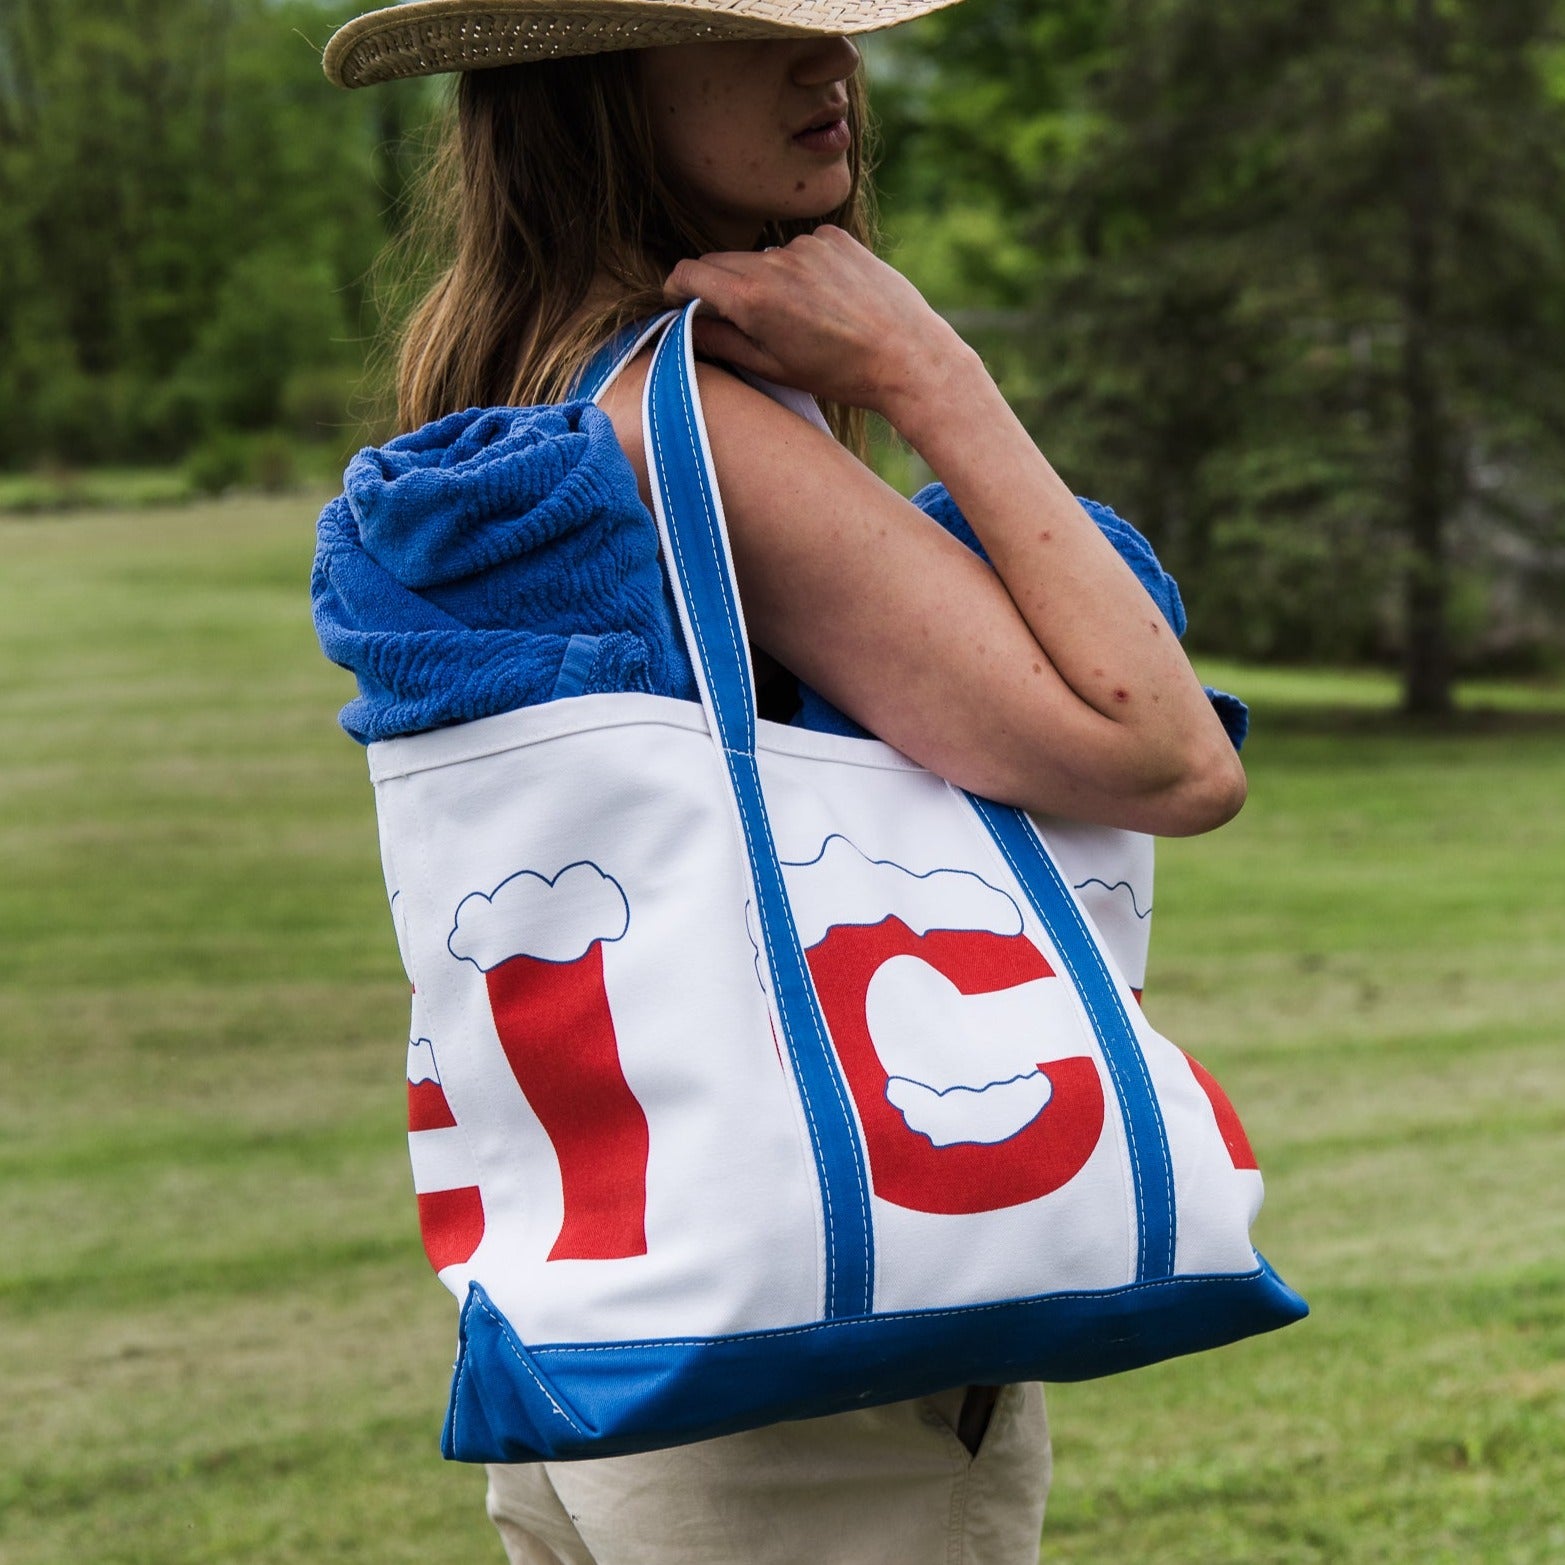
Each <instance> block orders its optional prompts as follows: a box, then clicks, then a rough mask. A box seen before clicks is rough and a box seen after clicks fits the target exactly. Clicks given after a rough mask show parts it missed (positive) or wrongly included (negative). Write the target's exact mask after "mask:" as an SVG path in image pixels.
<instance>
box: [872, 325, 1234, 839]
mask: <svg viewBox="0 0 1565 1565" xmlns="http://www.w3.org/2000/svg"><path fill="white" fill-rule="evenodd" d="M940 326H941V329H939V330H935V331H932V332H931V333H930V334H929V337H928V338H927V339H926V340H924V341H922V342H920V343H918V344H916V345H914V346H912V348H911V349H910V352H909V354H908V355H907V363H906V367H905V368H904V367H903V366H902V365H901V364H899V365H898V370H897V372H896V373H895V374H894V375H893V376H888V384H887V385H886V387H885V389H884V391H883V393H882V394H881V395H880V397H879V398H878V405H877V411H878V412H880V413H881V414H882V415H883V416H884V417H885V418H886V419H887V421H888V422H889V423H890V424H891V425H892V426H893V428H895V429H896V430H897V431H898V433H899V434H901V435H902V437H903V438H904V439H905V440H906V441H907V442H908V443H909V444H910V445H911V446H912V447H913V449H914V450H915V451H917V452H918V454H919V455H920V456H921V457H922V458H923V460H924V461H925V462H926V463H927V464H928V465H929V467H930V469H931V470H932V471H933V472H934V474H935V475H936V477H938V478H939V479H940V480H941V482H943V483H944V484H945V486H946V488H947V489H948V490H949V491H950V494H951V497H952V499H953V500H955V501H956V503H957V505H958V506H959V507H960V508H961V510H962V513H963V515H964V516H965V517H966V518H967V520H968V522H969V524H970V525H971V526H972V528H973V530H974V532H976V533H977V535H978V537H979V538H980V539H981V540H982V542H983V545H984V549H985V551H986V552H987V553H988V555H989V558H990V561H991V563H992V564H993V566H994V568H995V570H996V572H997V573H998V575H999V577H1000V579H1001V580H1002V581H1003V582H1004V584H1005V586H1006V590H1007V591H1008V592H1009V594H1010V596H1011V598H1012V601H1013V602H1014V603H1015V605H1016V608H1017V611H1018V612H1019V613H1020V614H1021V616H1022V618H1023V619H1024V620H1025V621H1026V623H1027V625H1028V627H1029V628H1030V629H1031V631H1032V633H1033V635H1034V637H1035V638H1036V639H1037V642H1038V645H1039V647H1040V649H1041V650H1042V652H1043V653H1044V654H1045V656H1046V657H1047V658H1048V660H1049V662H1050V663H1051V664H1052V665H1053V667H1054V669H1055V671H1056V672H1057V673H1058V674H1059V676H1060V677H1061V679H1063V680H1064V681H1065V683H1066V684H1067V685H1068V686H1069V687H1070V688H1071V690H1072V691H1073V692H1074V693H1075V694H1076V695H1077V697H1079V699H1080V700H1082V701H1083V702H1085V703H1086V704H1087V705H1088V706H1090V707H1091V708H1093V710H1094V711H1096V712H1097V713H1099V714H1100V715H1101V716H1102V717H1103V718H1104V719H1106V720H1107V721H1108V722H1110V723H1113V724H1115V725H1116V726H1117V727H1118V728H1119V729H1121V730H1122V731H1123V733H1124V735H1125V739H1126V741H1127V742H1128V743H1130V744H1133V745H1134V746H1136V748H1137V750H1138V752H1139V754H1140V755H1141V757H1142V758H1143V763H1144V780H1145V784H1146V786H1147V787H1148V788H1149V789H1157V788H1161V787H1166V786H1178V785H1179V783H1180V782H1181V780H1185V779H1189V778H1190V776H1191V774H1192V773H1194V774H1196V775H1195V791H1197V792H1199V793H1202V794H1211V795H1215V797H1213V798H1211V799H1210V801H1209V802H1210V804H1211V805H1212V806H1214V807H1216V808H1218V809H1219V810H1220V809H1221V805H1222V796H1224V795H1226V794H1228V793H1232V794H1234V796H1235V797H1234V798H1233V803H1232V809H1237V808H1238V805H1239V803H1241V802H1242V800H1243V773H1242V771H1241V769H1240V768H1239V766H1238V764H1237V761H1236V760H1234V759H1233V757H1232V749H1231V746H1230V745H1229V743H1228V741H1227V738H1226V735H1225V734H1224V733H1223V730H1222V726H1221V724H1220V723H1219V722H1218V721H1217V719H1216V717H1215V716H1214V714H1213V713H1212V711H1211V708H1210V704H1209V702H1208V701H1207V699H1206V697H1205V694H1204V692H1203V691H1202V689H1201V686H1200V683H1199V682H1198V681H1197V679H1196V678H1195V675H1194V673H1193V672H1192V670H1191V668H1190V665H1189V662H1188V661H1187V659H1186V658H1185V655H1184V653H1183V651H1182V650H1181V648H1180V646H1179V643H1178V641H1177V639H1176V638H1175V636H1174V635H1173V633H1172V631H1171V630H1170V629H1169V627H1168V624H1167V622H1166V621H1165V620H1164V618H1163V616H1162V614H1161V612H1160V611H1159V610H1158V608H1157V606H1156V605H1155V604H1154V603H1153V602H1152V600H1151V599H1150V598H1149V597H1148V595H1147V593H1146V590H1145V589H1144V588H1143V587H1142V585H1141V583H1140V582H1139V581H1137V580H1136V578H1135V576H1134V574H1133V573H1132V572H1131V571H1130V570H1129V569H1128V568H1127V567H1126V565H1125V564H1124V562H1123V561H1122V560H1121V559H1120V557H1119V555H1118V553H1117V552H1116V551H1115V550H1114V548H1113V546H1112V545H1110V544H1109V543H1108V542H1107V540H1105V539H1104V537H1103V535H1102V534H1101V533H1100V532H1099V530H1098V528H1097V527H1096V526H1095V525H1094V524H1093V522H1092V520H1091V518H1090V517H1088V515H1087V514H1086V512H1085V511H1084V510H1083V509H1082V507H1081V505H1080V504H1079V503H1078V502H1077V500H1076V498H1075V496H1074V495H1073V494H1072V493H1071V491H1070V489H1069V488H1068V487H1067V486H1066V484H1065V483H1064V482H1063V481H1062V480H1061V479H1060V477H1059V475H1058V474H1057V473H1056V472H1055V471H1054V469H1053V467H1052V466H1051V465H1050V464H1049V462H1048V460H1047V459H1046V458H1045V457H1044V455H1043V454H1042V452H1040V451H1039V450H1038V448H1037V446H1036V445H1035V444H1034V443H1033V440H1032V438H1031V437H1030V436H1029V435H1028V433H1027V431H1026V430H1025V429H1024V428H1023V426H1022V424H1021V422H1020V420H1019V419H1018V418H1017V417H1016V415H1015V413H1014V412H1012V410H1011V408H1010V406H1009V405H1008V404H1007V403H1006V401H1005V399H1004V397H1003V396H1002V395H1001V394H1000V392H999V390H998V389H997V387H996V386H995V384H994V381H993V380H992V379H991V377H990V376H989V373H988V371H987V370H986V369H985V368H984V365H983V362H982V360H981V359H980V358H979V356H978V355H977V354H976V353H975V352H974V351H973V350H972V349H971V348H969V347H968V346H967V345H966V344H965V343H964V342H963V341H962V340H961V338H960V337H958V336H957V334H956V333H955V332H954V331H952V330H951V329H950V328H949V327H946V326H945V324H944V323H943V322H942V323H940ZM1229 813H1232V810H1230V811H1229Z"/></svg>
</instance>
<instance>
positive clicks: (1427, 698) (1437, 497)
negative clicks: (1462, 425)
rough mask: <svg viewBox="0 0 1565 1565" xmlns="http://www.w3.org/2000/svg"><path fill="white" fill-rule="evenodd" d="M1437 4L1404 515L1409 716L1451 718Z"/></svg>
mask: <svg viewBox="0 0 1565 1565" xmlns="http://www.w3.org/2000/svg"><path fill="white" fill-rule="evenodd" d="M1437 29H1438V23H1437V22H1436V19H1435V15H1434V0H1417V4H1416V8H1415V14H1414V40H1413V43H1414V51H1415V55H1416V58H1417V70H1416V72H1415V77H1414V87H1413V91H1414V94H1415V100H1414V104H1413V112H1412V113H1411V114H1410V115H1409V117H1408V124H1409V130H1410V132H1411V134H1410V138H1409V146H1408V153H1409V162H1408V168H1407V185H1406V192H1405V194H1406V212H1407V279H1406V283H1405V286H1404V289H1403V296H1402V305H1403V338H1402V341H1403V348H1402V391H1403V397H1404V399H1405V402H1406V406H1407V447H1406V461H1407V469H1406V473H1405V475H1404V489H1403V501H1404V507H1403V513H1404V523H1405V527H1406V536H1407V542H1408V555H1409V558H1408V566H1407V581H1406V591H1405V598H1404V607H1405V620H1406V623H1405V636H1406V641H1405V647H1404V664H1403V684H1402V707H1403V710H1404V711H1406V712H1409V713H1412V714H1416V715H1418V716H1444V715H1445V714H1447V713H1449V712H1450V711H1451V707H1452V701H1451V638H1450V628H1449V623H1448V616H1447V604H1448V600H1449V573H1448V568H1447V558H1446V531H1447V514H1446V513H1447V510H1448V507H1449V503H1450V486H1449V484H1448V483H1447V481H1446V477H1447V474H1448V473H1449V472H1450V471H1451V467H1450V455H1449V449H1448V446H1449V439H1450V435H1449V431H1448V429H1447V427H1446V420H1445V416H1444V410H1443V408H1442V406H1441V401H1442V399H1441V387H1440V379H1439V376H1440V371H1439V369H1438V367H1437V366H1436V364H1435V363H1433V362H1432V353H1431V349H1432V347H1433V340H1434V337H1435V332H1436V321H1435V317H1436V298H1435V288H1436V284H1435V260H1436V245H1437V238H1436V234H1437V226H1438V222H1439V204H1440V168H1439V162H1438V151H1437V141H1436V138H1437V137H1438V135H1439V133H1440V124H1439V112H1438V105H1437V104H1436V102H1435V82H1436V72H1437V71H1438V68H1439V50H1440V39H1439V35H1438V30H1437Z"/></svg>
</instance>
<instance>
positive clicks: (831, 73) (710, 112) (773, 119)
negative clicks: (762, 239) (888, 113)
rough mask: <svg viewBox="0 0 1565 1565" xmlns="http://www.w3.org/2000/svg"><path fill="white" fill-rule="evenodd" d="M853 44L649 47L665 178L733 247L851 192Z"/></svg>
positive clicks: (646, 57) (648, 73)
mask: <svg viewBox="0 0 1565 1565" xmlns="http://www.w3.org/2000/svg"><path fill="white" fill-rule="evenodd" d="M858 66H859V52H858V50H857V49H855V48H854V47H853V45H852V43H850V42H849V41H848V39H846V38H805V39H786V40H780V39H766V40H761V41H757V42H753V43H751V42H746V43H689V44H675V45H672V46H669V47H667V48H661V49H644V50H642V51H641V55H640V67H641V73H642V84H643V86H644V88H645V91H646V95H647V108H648V110H649V113H650V115H651V121H652V136H653V142H654V145H655V147H656V149H657V154H658V157H659V159H660V160H661V164H662V168H663V171H664V176H665V178H667V179H668V180H669V181H670V183H672V184H675V185H677V186H678V187H679V188H680V189H681V191H682V192H684V193H685V194H686V195H687V196H688V197H689V199H690V200H692V201H693V202H694V204H695V205H696V207H697V208H698V210H699V211H700V212H701V214H702V216H704V217H705V218H706V220H707V222H708V224H709V225H710V227H711V229H712V232H713V234H714V236H715V237H716V238H717V239H718V241H719V242H720V243H721V244H723V245H724V246H726V247H728V248H730V249H734V250H748V249H750V248H752V247H753V246H754V244H755V242H756V240H757V239H758V238H759V236H760V233H761V229H762V227H763V226H764V225H765V224H766V223H768V222H770V221H773V220H774V219H779V218H811V217H821V216H824V215H825V214H826V213H827V212H830V211H833V210H834V209H835V208H837V207H839V206H841V205H842V203H843V202H844V201H846V200H847V198H848V195H849V193H850V190H851V188H852V171H851V168H850V165H849V152H850V150H851V148H852V141H853V135H852V131H851V130H850V129H849V126H848V118H847V116H848V90H847V81H848V78H849V77H851V76H852V75H853V73H854V72H855V71H856V70H857V69H858Z"/></svg>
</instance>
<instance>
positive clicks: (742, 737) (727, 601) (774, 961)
mask: <svg viewBox="0 0 1565 1565" xmlns="http://www.w3.org/2000/svg"><path fill="white" fill-rule="evenodd" d="M695 308H696V306H695V305H694V304H691V305H690V306H688V307H687V308H686V309H685V310H684V311H683V312H682V313H681V315H680V316H679V318H678V320H677V321H675V322H674V323H673V324H672V325H669V326H667V327H666V328H663V329H664V336H663V337H662V340H661V341H660V342H659V344H658V347H657V351H656V353H655V354H654V357H653V362H652V369H651V372H650V374H649V375H648V377H647V386H646V392H645V403H644V427H645V430H646V438H647V466H648V469H649V472H650V474H651V479H652V490H653V498H654V502H655V507H654V508H655V510H656V512H657V518H658V526H659V529H660V531H661V532H662V535H663V543H664V553H665V558H666V560H667V562H668V567H669V575H670V578H671V580H672V581H673V584H674V595H675V601H676V603H677V604H678V607H679V613H680V619H681V623H682V625H683V628H684V632H685V640H686V643H687V646H688V647H689V649H690V654H691V662H692V664H693V665H694V667H695V670H696V678H697V682H698V684H699V686H700V691H701V701H702V705H703V706H704V707H705V708H706V713H707V721H708V723H709V724H710V726H711V730H712V733H713V736H714V738H715V739H716V741H717V744H718V747H719V749H720V751H721V753H722V756H723V760H724V764H725V767H726V770H727V772H728V777H729V781H730V785H731V788H732V792H733V799H734V804H735V809H736V811H737V814H738V818H739V825H740V832H741V835H742V838H743V841H744V844H745V849H746V854H747V856H748V858H749V861H750V871H751V877H752V881H753V884H754V888H755V895H756V911H757V915H758V919H759V922H760V926H761V930H762V943H763V946H764V948H765V949H764V951H763V960H764V961H765V963H766V966H767V968H768V970H769V972H770V974H771V982H772V991H773V997H774V1001H775V1004H776V1008H777V1012H778V1018H779V1024H780V1026H781V1027H782V1029H783V1033H784V1038H783V1040H782V1041H783V1043H784V1046H785V1047H786V1048H787V1050H788V1052H789V1057H790V1059H792V1060H793V1062H794V1069H795V1074H796V1077H797V1079H798V1081H799V1085H800V1092H801V1095H802V1096H803V1097H804V1099H805V1111H806V1115H807V1117H808V1119H809V1122H810V1126H811V1135H812V1138H813V1139H814V1142H815V1155H816V1163H817V1169H818V1172H819V1175H820V1178H821V1184H822V1189H823V1192H824V1194H823V1206H824V1208H825V1216H826V1230H827V1234H826V1251H827V1266H826V1272H827V1286H826V1313H827V1316H828V1318H833V1317H835V1316H840V1315H848V1314H854V1313H859V1312H862V1311H864V1310H867V1309H868V1308H869V1307H870V1304H871V1302H872V1301H871V1292H872V1286H873V1278H874V1256H873V1236H872V1232H871V1228H870V1223H869V1194H868V1191H869V1186H868V1174H867V1169H866V1167H865V1163H864V1154H863V1150H862V1146H861V1143H860V1141H859V1137H858V1130H857V1124H856V1121H855V1119H854V1115H853V1111H852V1108H851V1105H850V1103H849V1101H848V1097H847V1093H846V1091H845V1088H844V1085H843V1081H842V1077H841V1074H840V1071H839V1069H838V1067H837V1063H836V1058H835V1056H834V1054H833V1053H832V1050H831V1046H830V1042H829V1037H828V1034H827V1031H826V1026H825V1022H824V1018H823V1017H822V1015H821V1010H820V1003H819V1000H818V999H817V997H816V994H815V989H814V985H813V983H812V982H811V979H810V975H809V969H808V967H807V965H806V963H805V960H804V954H803V951H802V950H801V949H800V946H799V939H798V934H797V931H796V930H795V928H794V924H793V918H792V914H791V912H790V909H789V904H788V900H787V893H786V890H785V888H784V881H783V873H782V866H781V864H780V862H779V861H778V855H777V849H776V845H775V843H774V841H773V839H772V834H771V827H770V824H769V822H768V820H767V817H766V807H765V802H764V799H763V797H762V793H761V786H760V774H759V770H758V767H757V764H756V758H755V739H756V704H755V681H754V673H753V670H752V668H751V664H750V653H749V642H748V639H747V637H746V634H745V627H744V617H743V613H742V611H741V609H740V605H739V595H738V591H737V588H736V586H735V583H734V573H733V562H732V559H731V557H730V555H729V550H728V538H727V527H726V524H725V522H724V519H723V512H722V500H721V497H720V495H719V493H718V487H717V479H716V473H715V471H714V468H713V464H712V456H711V451H710V448H709V446H708V444H707V438H706V429H705V425H704V423H703V421H702V417H701V404H700V397H699V394H698V391H697V388H696V380H695V358H694V352H693V348H692V344H691V336H690V323H691V318H692V316H693V315H694V312H695ZM963 796H964V797H965V798H966V799H967V800H968V802H969V803H970V805H971V806H972V808H973V809H974V810H975V811H976V813H977V815H978V818H979V820H980V821H981V822H982V823H983V825H984V827H985V829H986V830H987V832H988V834H989V836H990V837H991V839H992V840H993V841H994V843H995V846H996V848H997V849H998V851H999V852H1000V854H1001V855H1002V856H1003V858H1004V859H1005V861H1006V862H1007V864H1008V865H1009V866H1010V868H1011V871H1012V873H1013V875H1014V876H1015V879H1016V882H1017V885H1018V887H1019V889H1020V890H1021V892H1022V894H1023V896H1024V898H1025V899H1026V901H1027V902H1028V904H1029V906H1030V907H1031V908H1032V911H1033V914H1034V916H1035V917H1036V918H1037V920H1038V922H1039V924H1040V925H1041V926H1042V927H1043V929H1044V930H1045V931H1046V932H1047V934H1048V936H1049V939H1050V941H1051V942H1052V943H1053V945H1054V946H1055V948H1056V950H1057V951H1058V952H1059V954H1060V957H1061V960H1062V961H1063V963H1064V965H1065V968H1066V972H1067V975H1068V976H1069V978H1070V980H1071V982H1072V983H1073V984H1074V985H1075V987H1076V990H1077V992H1078V994H1079V995H1080V996H1081V998H1082V1002H1083V1005H1084V1007H1085V1009H1086V1012H1087V1016H1088V1019H1089V1021H1090V1023H1091V1025H1092V1029H1093V1032H1094V1035H1095V1037H1096V1039H1097V1042H1098V1045H1099V1047H1100V1049H1101V1050H1102V1052H1103V1056H1104V1058H1105V1060H1106V1061H1107V1063H1108V1070H1109V1074H1110V1077H1111V1085H1112V1087H1113V1089H1114V1093H1115V1096H1116V1099H1117V1101H1118V1103H1119V1108H1120V1114H1121V1117H1122V1121H1123V1124H1124V1128H1125V1136H1126V1141H1127V1143H1128V1145H1129V1148H1130V1161H1131V1164H1132V1167H1133V1170H1134V1175H1133V1179H1134V1196H1135V1205H1136V1216H1137V1228H1138V1236H1137V1267H1136V1279H1137V1281H1151V1280H1155V1279H1157V1278H1162V1277H1168V1276H1170V1275H1171V1274H1172V1272H1173V1267H1174V1244H1175V1237H1176V1235H1175V1217H1174V1186H1173V1167H1172V1160H1171V1157H1170V1154H1169V1148H1168V1136H1167V1131H1166V1128H1165V1126H1164V1123H1163V1116H1162V1112H1161V1110H1160V1109H1159V1107H1158V1103H1157V1099H1156V1096H1155V1094H1154V1093H1153V1090H1152V1085H1151V1081H1150V1078H1149V1076H1148V1073H1147V1067H1146V1062H1145V1059H1144V1058H1143V1056H1142V1052H1141V1048H1140V1045H1139V1043H1138V1041H1137V1038H1136V1033H1135V1028H1134V1026H1133V1025H1132V1023H1131V1020H1130V1017H1129V1014H1128V1012H1127V1011H1126V1008H1125V1005H1124V1002H1123V1000H1122V999H1121V997H1120V994H1119V990H1118V987H1117V986H1116V984H1115V983H1114V980H1113V978H1112V977H1111V975H1110V974H1109V972H1108V969H1107V967H1106V965H1105V963H1104V960H1103V955H1102V952H1101V950H1100V949H1099V947H1098V944H1097V941H1096V939H1095V938H1094V937H1093V935H1092V933H1091V931H1090V930H1089V929H1088V927H1087V925H1086V922H1085V920H1084V919H1083V917H1082V914H1081V910H1080V908H1079V906H1078V905H1077V903H1076V901H1075V898H1074V897H1073V896H1072V895H1071V893H1070V890H1069V888H1068V887H1067V885H1066V883H1065V881H1064V878H1063V877H1062V876H1061V874H1060V872H1059V869H1058V868H1057V866H1056V865H1055V863H1054V861H1053V859H1052V857H1051V856H1050V855H1049V852H1048V850H1047V848H1046V847H1045V846H1044V844H1043V842H1042V840H1041V839H1040V838H1039V836H1038V833H1037V831H1036V829H1035V828H1034V827H1033V825H1032V822H1031V821H1030V820H1029V819H1028V818H1027V816H1026V815H1025V814H1024V813H1023V812H1022V811H1020V810H1016V809H1013V808H1011V807H1009V806H1007V805H999V804H995V803H993V802H991V801H989V800H986V799H980V798H977V797H976V796H974V795H970V794H964V795H963Z"/></svg>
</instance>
